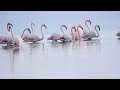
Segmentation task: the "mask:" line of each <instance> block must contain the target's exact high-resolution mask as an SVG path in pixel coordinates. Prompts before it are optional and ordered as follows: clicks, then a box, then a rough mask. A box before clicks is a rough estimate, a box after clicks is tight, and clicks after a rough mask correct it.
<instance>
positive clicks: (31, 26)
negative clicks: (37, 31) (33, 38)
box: [31, 23, 34, 32]
mask: <svg viewBox="0 0 120 90" xmlns="http://www.w3.org/2000/svg"><path fill="white" fill-rule="evenodd" d="M31 29H32V32H34V29H33V23H31Z"/></svg>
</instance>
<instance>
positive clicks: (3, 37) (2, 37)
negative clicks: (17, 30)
mask: <svg viewBox="0 0 120 90" xmlns="http://www.w3.org/2000/svg"><path fill="white" fill-rule="evenodd" d="M10 25H11V24H10V23H8V24H7V30H8V29H9V28H10V27H9V26H10ZM7 35H8V36H10V35H11V34H10V31H9V30H8V32H7ZM5 38H6V36H3V35H0V43H1V44H5V42H4V43H3V42H2V40H3V39H5Z"/></svg>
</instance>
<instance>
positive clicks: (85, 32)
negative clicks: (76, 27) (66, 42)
mask: <svg viewBox="0 0 120 90" xmlns="http://www.w3.org/2000/svg"><path fill="white" fill-rule="evenodd" d="M87 22H88V23H90V25H91V21H90V20H86V21H85V25H86V27H87V28H88V30H83V35H82V36H84V35H85V34H87V32H89V31H90V28H89V27H88V25H87ZM82 29H83V27H82Z"/></svg>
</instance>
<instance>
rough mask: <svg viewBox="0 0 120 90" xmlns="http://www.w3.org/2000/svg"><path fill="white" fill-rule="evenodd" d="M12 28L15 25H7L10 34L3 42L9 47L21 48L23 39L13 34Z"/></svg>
mask: <svg viewBox="0 0 120 90" xmlns="http://www.w3.org/2000/svg"><path fill="white" fill-rule="evenodd" d="M12 27H13V25H12V24H11V23H8V24H7V28H8V32H10V34H9V35H7V36H6V37H5V38H3V39H2V41H1V42H2V43H5V44H7V45H13V46H15V47H19V46H20V45H21V43H22V39H21V37H19V36H18V35H17V36H16V35H14V34H13V30H12Z"/></svg>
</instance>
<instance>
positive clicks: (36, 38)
mask: <svg viewBox="0 0 120 90" xmlns="http://www.w3.org/2000/svg"><path fill="white" fill-rule="evenodd" d="M32 25H34V26H35V24H34V23H33V22H32V23H31V28H32V33H31V34H30V36H29V40H28V41H29V42H33V43H35V42H37V41H41V40H43V39H44V35H43V27H44V28H45V29H47V27H46V25H45V24H42V25H41V33H42V37H40V36H39V35H38V34H37V33H36V32H35V31H34V30H33V27H32Z"/></svg>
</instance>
